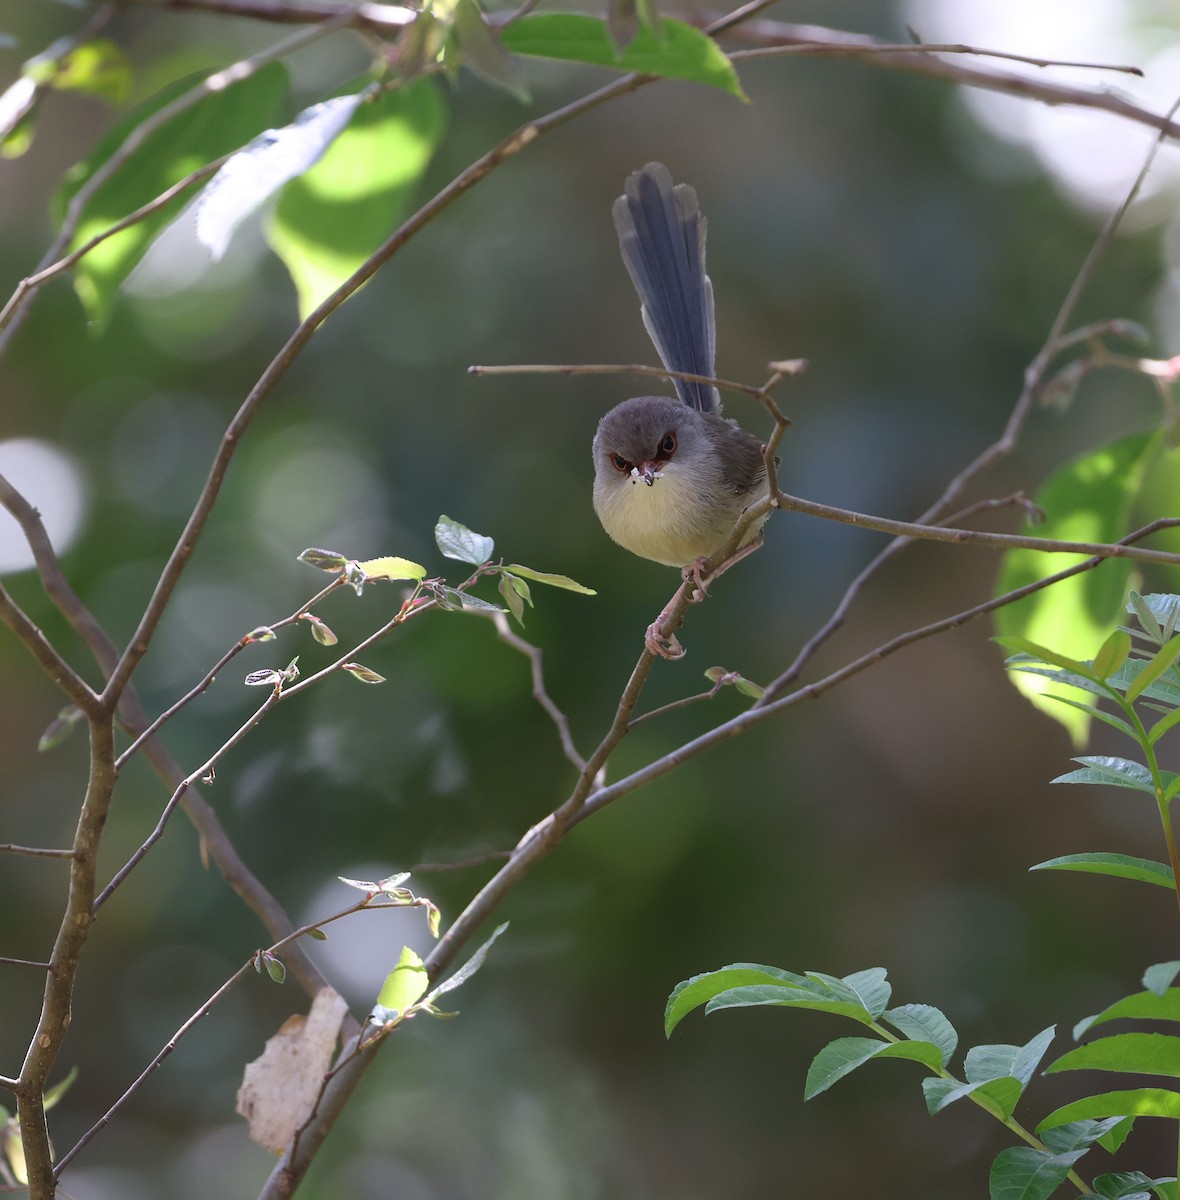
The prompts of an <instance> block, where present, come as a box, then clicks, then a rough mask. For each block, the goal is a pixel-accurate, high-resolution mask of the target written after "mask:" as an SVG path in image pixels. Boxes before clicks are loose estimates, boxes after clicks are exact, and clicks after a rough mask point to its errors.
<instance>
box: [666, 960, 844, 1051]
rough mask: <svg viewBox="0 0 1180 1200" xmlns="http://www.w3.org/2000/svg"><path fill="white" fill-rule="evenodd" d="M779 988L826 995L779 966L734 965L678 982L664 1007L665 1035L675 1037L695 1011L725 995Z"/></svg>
mask: <svg viewBox="0 0 1180 1200" xmlns="http://www.w3.org/2000/svg"><path fill="white" fill-rule="evenodd" d="M757 986H765V987H768V988H769V987H775V988H779V989H780V990H781V989H788V988H789V989H794V990H796V991H805V992H810V993H811V994H812V995H819V994H822V992H821V990H820V989H819V988H817V987H815V985H813V984H812V983H811V982H810V980H808V979H806V978H805V977H804V976H802V975H794V974H792V973H791V972H790V971H781V970H779V969H778V968H777V967H763V966H759V965H758V964H757V963H732V964H731V965H730V966H728V967H722V968H720V969H719V970H717V971H706V972H705V973H704V974H703V975H694V976H692V978H691V979H685V980H683V981H682V982H680V983H678V984H677V985H676V986H675V987H674V988H673V989H672V994H671V995H670V996H669V997H668V1003H667V1005H666V1006H665V1008H664V1036H665V1037H671V1035H672V1030H674V1029H675V1028H676V1026H677V1025H679V1024H680V1022H681V1021H683V1020H684V1018H685V1017H687V1016H688V1014H689V1013H690V1012H692V1011H693V1010H694V1009H697V1008H700V1007H702V1006H703V1005H706V1004H708V1003H709V1001H710V1000H712V999H714V998H715V997H717V996H720V995H721V994H722V993H723V992H728V991H732V990H733V989H735V988H741V987H757Z"/></svg>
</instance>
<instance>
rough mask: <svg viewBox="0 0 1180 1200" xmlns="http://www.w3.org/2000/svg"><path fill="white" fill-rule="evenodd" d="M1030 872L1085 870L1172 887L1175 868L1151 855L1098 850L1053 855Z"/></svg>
mask: <svg viewBox="0 0 1180 1200" xmlns="http://www.w3.org/2000/svg"><path fill="white" fill-rule="evenodd" d="M1029 870H1030V871H1083V872H1085V873H1086V874H1088V875H1112V876H1114V877H1115V878H1117V879H1134V880H1136V881H1137V882H1139V883H1154V884H1158V885H1159V886H1160V887H1165V888H1169V889H1170V888H1173V887H1175V883H1174V881H1173V878H1172V868H1171V867H1169V866H1167V865H1166V864H1164V863H1160V862H1152V861H1151V859H1148V858H1131V857H1130V856H1129V855H1127V854H1112V853H1109V852H1106V851H1101V850H1100V851H1095V852H1094V853H1091V854H1063V855H1061V856H1060V857H1059V858H1050V859H1048V860H1046V861H1045V862H1042V863H1037V864H1036V865H1035V866H1032V867H1029Z"/></svg>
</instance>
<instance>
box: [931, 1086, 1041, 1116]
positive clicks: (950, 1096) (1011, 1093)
mask: <svg viewBox="0 0 1180 1200" xmlns="http://www.w3.org/2000/svg"><path fill="white" fill-rule="evenodd" d="M922 1092H923V1094H924V1095H925V1097H926V1111H927V1112H929V1113H930V1115H931V1116H934V1114H935V1113H939V1112H942V1110H943V1109H944V1108H946V1107H947V1105H948V1104H954V1102H955V1101H956V1100H962V1099H963V1098H964V1097H965V1096H975V1097H976V1098H977V1099H978V1100H981V1101H982V1102H983V1105H984V1107H985V1108H986V1109H987V1110H988V1111H989V1112H992V1113H995V1114H996V1115H997V1116H998V1117H999V1118H1000V1120H1002V1121H1006V1120H1007V1119H1008V1118H1009V1117H1010V1116H1011V1115H1012V1111H1013V1109H1015V1108H1016V1103H1017V1101H1018V1100H1019V1099H1020V1097H1021V1095H1022V1094H1023V1092H1024V1086H1023V1085H1022V1084H1021V1082H1020V1080H1019V1079H1016V1078H1015V1077H1014V1076H1012V1075H1000V1076H998V1077H997V1078H995V1079H981V1080H979V1081H978V1082H977V1083H961V1082H960V1081H959V1080H957V1079H923V1080H922Z"/></svg>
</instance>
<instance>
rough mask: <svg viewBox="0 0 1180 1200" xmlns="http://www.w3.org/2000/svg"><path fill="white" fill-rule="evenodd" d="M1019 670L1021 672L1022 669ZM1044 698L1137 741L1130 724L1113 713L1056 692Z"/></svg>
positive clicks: (1045, 694) (1049, 693) (1098, 690)
mask: <svg viewBox="0 0 1180 1200" xmlns="http://www.w3.org/2000/svg"><path fill="white" fill-rule="evenodd" d="M1020 669H1021V670H1023V668H1020ZM1094 690H1095V691H1096V692H1098V694H1099V695H1101V694H1102V693H1101V691H1100V689H1098V688H1095V689H1094ZM1044 696H1045V699H1046V700H1056V701H1057V703H1058V704H1068V705H1069V706H1070V708H1076V709H1078V711H1079V712H1082V713H1084V714H1085V716H1086V720H1087V721H1088V720H1089V719H1090V718H1091V717H1097V718H1098V720H1100V721H1103V722H1104V723H1105V724H1107V725H1109V726H1111V728H1112V729H1117V730H1118V731H1119V733H1122V734H1125V735H1126V736H1127V737H1129V738H1133V739H1134V740H1135V741H1138V740H1139V735H1138V734H1137V733H1136V732H1135V730H1134V729H1132V728H1131V726H1130V724H1129V723H1128V722H1127V721H1124V720H1123V718H1122V717H1116V716H1115V715H1114V713H1108V712H1106V711H1105V710H1104V709H1101V708H1098V707H1097V706H1091V705H1089V704H1083V703H1082V702H1081V701H1080V700H1073V699H1071V698H1070V697H1069V696H1061V695H1058V693H1057V692H1045V693H1044Z"/></svg>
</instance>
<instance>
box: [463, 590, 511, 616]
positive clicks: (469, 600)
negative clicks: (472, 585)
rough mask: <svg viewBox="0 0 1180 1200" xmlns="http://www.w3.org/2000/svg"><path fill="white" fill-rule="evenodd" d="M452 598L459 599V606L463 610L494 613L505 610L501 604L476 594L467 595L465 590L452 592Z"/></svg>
mask: <svg viewBox="0 0 1180 1200" xmlns="http://www.w3.org/2000/svg"><path fill="white" fill-rule="evenodd" d="M454 598H455V599H456V600H458V601H459V608H460V609H461V610H462V611H464V612H477V613H494V612H504V611H505V609H504V607H503V606H502V605H500V604H492V603H491V601H489V600H481V599H480V598H479V597H478V596H472V595H469V594H468V593H467V592H454Z"/></svg>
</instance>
